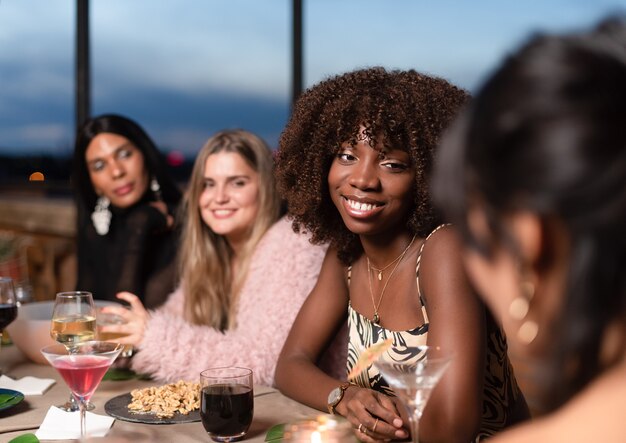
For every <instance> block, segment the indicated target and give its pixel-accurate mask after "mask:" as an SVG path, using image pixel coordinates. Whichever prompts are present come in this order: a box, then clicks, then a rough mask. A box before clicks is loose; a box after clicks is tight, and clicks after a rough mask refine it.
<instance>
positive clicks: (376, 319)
mask: <svg viewBox="0 0 626 443" xmlns="http://www.w3.org/2000/svg"><path fill="white" fill-rule="evenodd" d="M415 237H416V236H415V235H414V236H413V238H412V239H411V242H410V243H409V245H408V246H407V247H406V248H404V251H402V254H400V255H399V256H397V257H396V258H395V259H394V260H393V261H392V262H391V263H389V264H388V265H387V266H385V267H384V268H382V269H378V268H375V267H374V266H372V264H371V263H370V258H369V257H368V256H367V254H366V255H365V258H366V259H367V283H368V284H369V288H370V297H371V298H372V305H373V306H374V318H373V319H372V321H373V322H374V323H376V324H379V323H380V315H378V308H379V307H380V304H381V303H382V301H383V297H384V296H385V289H387V285H388V284H389V281H390V280H391V277H393V274H394V273H395V272H396V269H398V266H399V265H400V262H402V259H403V258H404V256H405V255H406V253H407V252H408V251H409V249H410V248H411V246H412V245H413V242H414V241H415ZM394 263H395V266H394V267H393V269H392V270H391V273H390V274H389V278H387V281H386V282H385V284H384V285H383V289H382V291H380V297H379V298H378V303H376V302H375V301H374V291H372V276H371V274H372V270H374V271H376V272H377V273H378V280H379V281H380V280H382V278H383V271H384V270H385V269H387V268H388V267H389V266H391V265H392V264H394Z"/></svg>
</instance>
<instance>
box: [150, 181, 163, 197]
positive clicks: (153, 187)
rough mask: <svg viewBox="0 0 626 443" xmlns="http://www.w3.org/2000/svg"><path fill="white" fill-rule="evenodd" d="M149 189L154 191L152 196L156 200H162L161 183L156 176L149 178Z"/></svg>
mask: <svg viewBox="0 0 626 443" xmlns="http://www.w3.org/2000/svg"><path fill="white" fill-rule="evenodd" d="M150 190H151V191H152V192H154V196H155V198H156V199H157V200H162V198H161V185H159V182H158V181H157V179H156V178H153V179H152V180H150Z"/></svg>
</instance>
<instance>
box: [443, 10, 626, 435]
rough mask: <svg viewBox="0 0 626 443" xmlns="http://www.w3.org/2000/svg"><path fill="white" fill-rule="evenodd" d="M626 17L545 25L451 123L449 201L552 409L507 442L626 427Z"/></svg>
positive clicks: (480, 274) (489, 293) (475, 265)
mask: <svg viewBox="0 0 626 443" xmlns="http://www.w3.org/2000/svg"><path fill="white" fill-rule="evenodd" d="M625 119H626V22H624V20H623V19H622V20H608V21H605V22H603V23H602V24H601V25H600V26H598V27H597V28H595V29H593V30H591V31H589V32H583V33H574V34H565V35H540V36H536V37H534V38H533V39H531V40H530V41H529V42H528V43H526V44H525V45H524V46H523V47H522V48H521V49H520V50H518V51H517V52H516V53H515V54H513V55H512V56H510V57H509V58H507V59H506V60H505V62H504V63H503V64H502V66H501V67H500V68H499V69H497V71H496V72H495V73H494V74H493V75H492V76H491V78H490V79H489V80H488V81H487V82H486V83H485V85H484V86H483V87H482V89H481V90H480V91H479V93H478V95H477V96H476V98H475V99H474V101H473V103H472V105H471V106H470V107H469V108H468V109H467V111H466V112H465V113H464V114H463V115H462V117H461V118H460V119H459V121H458V122H457V123H456V125H455V126H454V128H453V129H452V130H451V132H450V133H449V134H448V135H447V136H446V137H445V139H444V141H443V145H442V150H441V152H440V155H439V162H438V166H437V168H436V173H435V177H434V195H435V197H436V201H437V202H438V203H439V206H440V207H441V208H443V209H444V210H445V213H446V214H447V215H448V216H449V218H450V219H451V220H452V221H453V222H454V223H455V224H456V225H457V226H458V227H459V229H460V230H461V232H462V233H463V234H464V238H465V244H466V247H465V251H464V261H465V266H466V268H467V270H468V274H469V275H470V278H471V280H472V281H473V282H474V284H475V286H476V288H477V289H478V290H479V292H480V294H481V295H482V296H483V298H484V299H485V301H486V302H487V304H488V305H489V306H490V307H491V309H492V311H493V312H494V314H495V315H496V317H497V318H498V319H499V320H500V321H501V322H502V324H503V326H504V329H505V330H506V332H507V336H508V338H509V347H510V351H511V353H512V355H513V354H515V355H516V357H517V359H518V360H522V359H523V360H524V361H526V362H527V364H528V366H529V367H530V368H531V369H532V371H531V373H532V374H534V375H535V377H534V379H533V382H534V384H535V387H536V390H538V391H539V392H541V393H542V395H541V396H540V398H536V399H534V400H535V401H536V402H538V403H536V404H537V405H540V406H541V407H540V408H539V409H540V411H541V412H546V411H550V410H554V409H556V408H558V410H556V411H555V412H554V413H552V414H550V415H546V416H545V417H543V418H541V419H538V420H536V421H535V422H532V423H530V424H528V425H525V426H521V427H519V428H517V429H516V430H514V431H511V432H509V433H503V434H502V435H501V436H500V437H498V438H494V439H493V441H494V443H495V442H496V441H497V442H528V441H542V442H544V441H545V442H588V441H598V442H603V443H606V442H623V441H626V421H625V420H624V413H623V411H624V410H626V121H625Z"/></svg>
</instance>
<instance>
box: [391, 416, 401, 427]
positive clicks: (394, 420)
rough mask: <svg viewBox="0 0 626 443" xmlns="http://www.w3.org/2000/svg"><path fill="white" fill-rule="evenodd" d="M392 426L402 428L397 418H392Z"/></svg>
mask: <svg viewBox="0 0 626 443" xmlns="http://www.w3.org/2000/svg"><path fill="white" fill-rule="evenodd" d="M393 425H394V426H395V427H396V428H401V427H402V420H401V419H399V418H394V419H393Z"/></svg>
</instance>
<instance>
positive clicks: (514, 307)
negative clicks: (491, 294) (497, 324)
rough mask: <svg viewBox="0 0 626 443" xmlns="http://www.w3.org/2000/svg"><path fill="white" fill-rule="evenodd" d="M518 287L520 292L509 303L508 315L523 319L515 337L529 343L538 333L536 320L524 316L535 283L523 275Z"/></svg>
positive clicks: (531, 297)
mask: <svg viewBox="0 0 626 443" xmlns="http://www.w3.org/2000/svg"><path fill="white" fill-rule="evenodd" d="M523 274H524V273H523ZM520 289H521V293H522V294H521V295H520V296H518V297H515V298H514V299H513V301H512V302H511V304H510V305H509V315H510V316H511V317H512V318H513V319H515V320H519V321H523V323H522V325H521V326H520V328H519V329H518V330H517V339H518V340H519V341H520V342H521V343H523V344H525V345H529V344H531V343H532V342H533V341H534V340H535V338H537V334H538V333H539V325H538V324H537V322H536V321H533V320H530V319H527V318H526V316H527V315H528V311H529V309H530V302H531V300H532V299H533V297H534V296H535V285H534V284H533V283H532V282H531V281H530V280H529V279H528V278H527V277H524V278H523V280H522V281H521V283H520Z"/></svg>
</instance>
